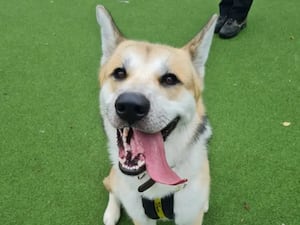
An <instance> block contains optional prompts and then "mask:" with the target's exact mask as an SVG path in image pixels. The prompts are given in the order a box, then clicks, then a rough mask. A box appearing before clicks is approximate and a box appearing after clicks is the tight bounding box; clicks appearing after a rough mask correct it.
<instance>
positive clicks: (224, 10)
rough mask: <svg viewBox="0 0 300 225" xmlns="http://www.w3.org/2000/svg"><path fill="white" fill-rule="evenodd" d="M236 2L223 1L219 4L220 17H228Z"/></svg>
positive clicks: (230, 0)
mask: <svg viewBox="0 0 300 225" xmlns="http://www.w3.org/2000/svg"><path fill="white" fill-rule="evenodd" d="M233 1H234V0H221V2H220V3H219V10H220V16H227V15H228V14H229V12H230V10H231V8H232V6H233Z"/></svg>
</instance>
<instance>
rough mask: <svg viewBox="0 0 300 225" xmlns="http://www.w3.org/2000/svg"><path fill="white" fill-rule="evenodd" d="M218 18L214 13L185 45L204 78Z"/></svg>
mask: <svg viewBox="0 0 300 225" xmlns="http://www.w3.org/2000/svg"><path fill="white" fill-rule="evenodd" d="M217 18H218V16H217V15H216V14H215V15H213V16H212V17H211V19H210V20H209V21H208V23H207V24H206V25H205V27H204V28H203V29H202V30H201V31H200V32H199V33H198V34H197V35H196V36H195V37H194V38H193V39H192V40H191V41H190V42H189V43H187V44H186V45H185V46H184V47H183V49H185V50H186V51H188V52H189V54H190V55H191V58H192V60H193V64H194V66H195V68H196V70H197V71H198V73H199V74H200V76H201V78H202V79H203V78H204V73H205V63H206V61H207V58H208V54H209V49H210V46H211V43H212V39H213V36H214V30H215V26H216V22H217Z"/></svg>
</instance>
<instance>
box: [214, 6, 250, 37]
mask: <svg viewBox="0 0 300 225" xmlns="http://www.w3.org/2000/svg"><path fill="white" fill-rule="evenodd" d="M252 2H253V0H233V7H232V8H231V10H230V12H229V13H228V16H227V20H226V22H225V23H224V25H223V26H222V28H221V29H220V30H219V36H220V37H221V38H232V37H235V36H236V35H238V33H239V32H240V31H241V30H242V29H244V28H245V27H246V25H247V21H246V18H247V15H248V12H249V10H250V7H251V5H252Z"/></svg>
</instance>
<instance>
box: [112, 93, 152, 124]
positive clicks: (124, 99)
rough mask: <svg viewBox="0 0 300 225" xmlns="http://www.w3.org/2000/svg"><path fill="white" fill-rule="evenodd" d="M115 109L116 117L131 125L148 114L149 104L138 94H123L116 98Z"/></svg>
mask: <svg viewBox="0 0 300 225" xmlns="http://www.w3.org/2000/svg"><path fill="white" fill-rule="evenodd" d="M115 108H116V112H117V114H118V116H119V117H120V118H121V119H123V120H125V121H126V122H128V123H129V125H131V124H133V123H135V122H137V121H139V120H141V119H142V118H143V117H144V116H146V115H147V114H148V112H149V109H150V102H149V100H148V99H147V98H146V97H145V96H144V95H142V94H140V93H136V92H125V93H123V94H121V95H119V97H118V98H117V100H116V102H115Z"/></svg>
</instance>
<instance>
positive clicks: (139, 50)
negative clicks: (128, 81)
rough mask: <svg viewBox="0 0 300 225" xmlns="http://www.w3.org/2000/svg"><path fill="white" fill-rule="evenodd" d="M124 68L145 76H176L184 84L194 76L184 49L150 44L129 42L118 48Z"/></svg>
mask: <svg viewBox="0 0 300 225" xmlns="http://www.w3.org/2000/svg"><path fill="white" fill-rule="evenodd" d="M118 52H119V53H117V54H119V55H120V56H121V57H120V60H121V61H122V64H123V66H124V67H125V68H126V69H127V70H128V71H132V72H137V73H143V76H145V75H149V76H153V75H156V76H161V75H164V74H165V73H174V74H176V75H177V76H178V77H179V78H180V79H181V80H182V81H183V82H185V80H190V77H189V76H190V75H191V74H193V72H194V71H193V70H192V68H193V67H192V62H191V60H190V56H189V55H188V54H187V52H186V51H184V50H182V49H177V48H173V47H170V46H166V45H160V44H151V43H148V42H137V41H127V42H124V43H123V44H121V45H120V46H119V48H118Z"/></svg>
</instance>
